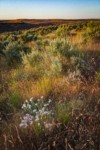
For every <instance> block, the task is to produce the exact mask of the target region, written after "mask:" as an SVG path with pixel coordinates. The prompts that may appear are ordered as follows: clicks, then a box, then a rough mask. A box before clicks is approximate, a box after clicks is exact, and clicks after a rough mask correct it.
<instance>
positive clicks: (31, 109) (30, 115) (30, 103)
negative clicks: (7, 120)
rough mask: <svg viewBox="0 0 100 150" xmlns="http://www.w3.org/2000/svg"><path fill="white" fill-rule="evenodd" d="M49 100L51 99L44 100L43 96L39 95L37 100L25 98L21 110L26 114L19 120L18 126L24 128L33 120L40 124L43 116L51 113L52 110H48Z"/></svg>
mask: <svg viewBox="0 0 100 150" xmlns="http://www.w3.org/2000/svg"><path fill="white" fill-rule="evenodd" d="M51 102H52V100H51V99H49V100H48V101H47V102H44V100H43V96H41V98H40V99H38V100H37V101H34V99H33V97H32V98H30V99H29V100H26V101H25V103H24V104H23V105H22V110H23V112H24V113H26V114H25V116H24V117H23V119H22V120H21V123H20V124H19V126H20V127H25V128H26V127H28V125H32V124H33V123H34V122H38V125H40V122H41V120H42V119H43V118H46V117H48V116H52V115H53V112H52V111H50V110H49V106H50V103H51Z"/></svg>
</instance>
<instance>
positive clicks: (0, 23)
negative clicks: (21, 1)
mask: <svg viewBox="0 0 100 150" xmlns="http://www.w3.org/2000/svg"><path fill="white" fill-rule="evenodd" d="M88 21H95V22H98V23H100V19H15V20H0V33H3V32H11V31H18V30H25V29H31V28H37V27H41V26H51V25H60V24H68V25H72V24H77V23H81V22H83V23H84V22H88Z"/></svg>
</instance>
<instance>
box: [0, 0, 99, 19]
mask: <svg viewBox="0 0 100 150" xmlns="http://www.w3.org/2000/svg"><path fill="white" fill-rule="evenodd" d="M20 18H23V19H24V18H26V19H50V18H51V19H52V18H59V19H80V18H83V19H84V18H100V0H0V19H20Z"/></svg>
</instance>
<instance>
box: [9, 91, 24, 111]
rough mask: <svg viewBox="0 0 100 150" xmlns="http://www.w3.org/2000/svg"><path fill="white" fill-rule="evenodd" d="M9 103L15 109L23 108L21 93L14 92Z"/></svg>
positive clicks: (10, 95)
mask: <svg viewBox="0 0 100 150" xmlns="http://www.w3.org/2000/svg"><path fill="white" fill-rule="evenodd" d="M9 103H10V104H11V106H12V107H13V108H15V109H18V108H20V107H21V104H22V99H21V96H20V94H19V92H17V91H14V92H12V93H10V94H9Z"/></svg>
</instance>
